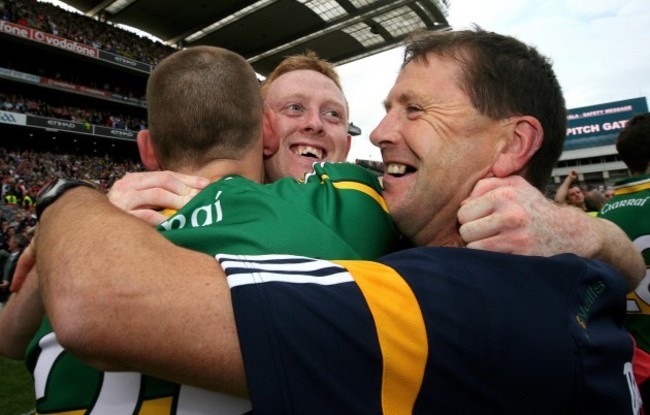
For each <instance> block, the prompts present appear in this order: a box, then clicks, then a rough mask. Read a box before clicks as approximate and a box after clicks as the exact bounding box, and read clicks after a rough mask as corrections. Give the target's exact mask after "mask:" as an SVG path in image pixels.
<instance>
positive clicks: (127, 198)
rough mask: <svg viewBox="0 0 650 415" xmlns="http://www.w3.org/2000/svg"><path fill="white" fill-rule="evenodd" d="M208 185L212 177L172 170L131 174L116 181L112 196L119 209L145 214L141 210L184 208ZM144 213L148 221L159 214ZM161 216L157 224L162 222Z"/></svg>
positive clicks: (136, 214)
mask: <svg viewBox="0 0 650 415" xmlns="http://www.w3.org/2000/svg"><path fill="white" fill-rule="evenodd" d="M208 184H209V180H208V179H205V178H203V177H197V176H189V175H186V174H181V173H176V172H171V171H156V172H140V173H129V174H127V175H126V176H124V177H123V178H122V179H120V180H118V181H116V182H115V184H114V185H113V187H112V188H111V190H110V191H109V193H108V199H109V200H110V202H111V203H113V204H114V205H115V206H117V207H118V208H120V209H122V210H124V211H126V212H129V213H131V214H133V215H134V216H137V217H142V215H143V214H142V213H141V212H137V211H139V210H145V209H149V210H155V209H163V208H172V209H180V208H181V207H183V205H185V204H186V203H187V202H188V201H189V200H190V199H191V198H192V197H194V196H195V195H196V194H198V193H199V192H200V191H201V190H202V189H203V188H205V186H207V185H208ZM144 215H145V216H147V217H148V220H147V222H148V223H151V222H150V220H152V219H153V218H154V217H156V216H157V215H156V214H154V213H145V214H144ZM158 219H160V218H158ZM158 219H156V220H157V221H158V222H157V223H160V222H161V220H158Z"/></svg>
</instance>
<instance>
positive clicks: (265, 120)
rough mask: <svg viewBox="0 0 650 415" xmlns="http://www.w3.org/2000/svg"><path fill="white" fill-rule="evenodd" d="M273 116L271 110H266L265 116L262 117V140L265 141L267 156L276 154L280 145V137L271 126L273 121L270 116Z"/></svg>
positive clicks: (265, 153)
mask: <svg viewBox="0 0 650 415" xmlns="http://www.w3.org/2000/svg"><path fill="white" fill-rule="evenodd" d="M272 116H273V115H272V114H271V111H264V116H263V117H262V142H263V143H264V150H263V151H264V157H265V158H266V157H271V156H272V155H274V154H275V153H276V152H277V151H278V148H279V147H280V138H279V137H278V135H277V134H275V131H273V128H272V127H271V124H272V123H271V120H270V119H269V118H270V117H272Z"/></svg>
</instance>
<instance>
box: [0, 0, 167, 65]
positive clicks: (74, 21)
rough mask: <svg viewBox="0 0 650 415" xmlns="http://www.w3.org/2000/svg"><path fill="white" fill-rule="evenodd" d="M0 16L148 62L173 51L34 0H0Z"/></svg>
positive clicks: (22, 24) (0, 17) (148, 40)
mask: <svg viewBox="0 0 650 415" xmlns="http://www.w3.org/2000/svg"><path fill="white" fill-rule="evenodd" d="M0 19H1V20H6V21H9V22H12V23H16V24H19V25H21V26H26V27H30V28H33V29H37V30H40V31H42V32H46V33H50V34H53V35H56V36H60V37H63V38H66V39H70V40H74V41H77V42H80V43H84V44H86V45H90V46H93V47H95V48H97V49H102V50H105V51H108V52H111V53H115V54H118V55H121V56H124V57H127V58H130V59H134V60H137V61H140V62H144V63H148V64H151V65H155V64H156V63H158V61H160V60H161V59H162V58H164V57H165V56H167V55H169V54H170V53H171V52H173V51H174V49H173V48H170V47H169V46H165V45H163V44H162V43H159V42H152V41H151V40H150V39H148V38H143V37H141V36H138V35H136V34H135V33H131V32H127V31H124V30H121V29H118V28H113V27H111V26H109V25H107V24H106V23H102V22H99V21H97V20H94V19H92V18H90V17H86V16H84V15H81V14H76V13H68V12H66V11H64V10H63V9H61V8H58V7H56V6H53V5H51V4H49V3H41V2H37V1H36V0H0Z"/></svg>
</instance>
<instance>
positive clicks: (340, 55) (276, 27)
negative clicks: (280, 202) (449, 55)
mask: <svg viewBox="0 0 650 415" xmlns="http://www.w3.org/2000/svg"><path fill="white" fill-rule="evenodd" d="M449 1H450V0H219V1H210V0H184V1H172V0H164V1H161V0H64V1H63V2H64V3H66V4H68V5H69V6H71V7H74V8H75V9H77V10H79V11H81V12H82V13H85V14H86V15H88V16H92V17H99V18H100V20H102V21H108V22H112V23H119V24H124V25H127V26H131V27H134V28H136V29H139V30H142V31H144V32H147V33H150V34H151V35H153V36H155V37H157V38H159V39H161V40H162V41H163V42H165V43H167V44H170V45H176V46H192V45H205V44H207V45H216V46H221V47H224V48H227V49H230V50H233V51H236V52H238V53H239V54H241V55H242V56H244V57H245V58H247V59H248V60H249V62H250V63H251V64H252V65H253V67H254V68H255V70H256V71H257V72H258V73H260V74H261V75H267V74H268V73H269V72H270V71H271V70H272V69H273V68H274V67H275V66H276V65H277V64H278V63H279V62H280V61H281V60H282V59H283V58H284V56H287V55H291V54H295V53H301V52H304V51H305V50H313V51H315V52H316V53H318V55H319V56H321V57H323V58H325V59H327V60H329V61H330V62H332V63H334V64H336V65H340V64H344V63H347V62H351V61H354V60H357V59H361V58H363V57H366V56H370V55H373V54H375V53H378V52H382V51H384V50H387V49H391V48H394V47H396V46H398V45H399V44H400V43H401V42H402V41H403V40H404V38H405V37H406V36H407V35H408V34H409V33H410V32H412V31H413V30H415V29H420V28H429V29H446V28H448V27H449V24H448V22H447V18H446V16H447V10H448V6H449Z"/></svg>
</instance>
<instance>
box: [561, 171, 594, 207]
mask: <svg viewBox="0 0 650 415" xmlns="http://www.w3.org/2000/svg"><path fill="white" fill-rule="evenodd" d="M577 178H578V173H577V172H576V171H575V170H571V171H569V174H568V175H567V177H566V178H565V179H564V181H563V182H562V184H561V185H560V187H559V188H558V189H557V192H556V193H555V201H556V202H557V203H566V204H569V205H571V206H575V207H577V208H579V209H582V210H584V211H585V212H586V211H587V207H586V206H585V196H584V193H583V191H582V189H581V188H580V186H578V185H574V186H571V184H572V183H573V181H574V180H575V179H577Z"/></svg>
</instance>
